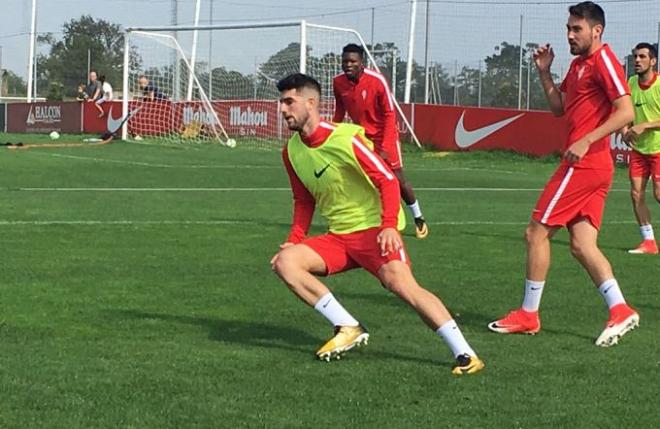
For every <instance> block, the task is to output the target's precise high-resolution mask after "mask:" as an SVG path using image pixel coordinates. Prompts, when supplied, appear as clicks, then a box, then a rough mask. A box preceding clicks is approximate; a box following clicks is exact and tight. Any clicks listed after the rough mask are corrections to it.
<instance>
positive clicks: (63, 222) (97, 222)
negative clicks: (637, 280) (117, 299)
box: [0, 220, 636, 226]
mask: <svg viewBox="0 0 660 429" xmlns="http://www.w3.org/2000/svg"><path fill="white" fill-rule="evenodd" d="M259 223H260V222H259V221H241V220H0V226H20V225H28V226H49V225H81V226H95V225H118V226H130V225H241V224H259ZM429 223H430V224H431V225H492V226H510V225H516V226H517V225H527V224H528V223H529V221H518V222H511V221H504V222H502V221H490V220H460V221H440V222H429ZM635 223H636V222H634V221H632V220H613V221H606V222H603V224H607V225H632V224H635Z"/></svg>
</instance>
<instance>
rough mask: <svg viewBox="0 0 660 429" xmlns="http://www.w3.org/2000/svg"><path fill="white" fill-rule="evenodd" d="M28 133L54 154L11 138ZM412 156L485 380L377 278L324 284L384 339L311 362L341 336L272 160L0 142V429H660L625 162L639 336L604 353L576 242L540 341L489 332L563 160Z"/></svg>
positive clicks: (624, 219)
mask: <svg viewBox="0 0 660 429" xmlns="http://www.w3.org/2000/svg"><path fill="white" fill-rule="evenodd" d="M65 139H69V140H74V141H79V140H80V139H81V138H80V137H72V136H63V137H62V138H61V139H60V141H64V140H65ZM26 140H28V141H29V142H39V141H42V142H47V140H44V139H42V138H36V137H33V136H18V135H6V134H0V142H6V141H13V142H16V141H23V142H26ZM239 146H240V143H239ZM405 161H406V172H407V175H408V177H409V179H410V180H411V182H412V184H413V185H414V186H415V188H416V189H417V195H418V197H419V199H420V201H421V204H422V208H423V210H424V212H425V215H426V217H427V219H428V220H429V222H430V226H431V233H430V236H429V238H428V239H427V240H424V241H417V240H415V238H414V236H413V235H414V234H413V232H412V229H411V228H410V226H409V228H408V229H407V231H406V232H405V240H406V244H407V246H408V250H409V253H410V255H411V258H412V261H413V269H414V272H415V274H416V276H417V277H418V279H419V281H420V282H421V283H422V284H423V285H425V286H426V287H427V288H429V289H430V290H432V291H433V292H435V293H437V294H439V296H440V297H441V298H442V299H443V300H444V302H445V303H446V304H447V306H448V307H449V308H450V310H451V311H452V313H453V314H454V316H455V318H456V320H457V321H458V323H459V325H460V326H461V327H462V329H463V331H464V333H465V335H466V337H467V338H468V340H469V341H470V342H471V344H472V345H473V346H474V347H475V349H476V350H477V351H478V352H479V354H480V355H481V356H482V357H483V359H484V361H485V362H486V369H485V370H484V371H483V372H482V373H480V374H478V375H476V376H471V377H462V378H457V377H454V376H452V375H451V374H450V368H451V364H452V359H451V356H450V353H449V351H448V349H447V348H446V347H445V345H444V344H443V343H442V341H441V340H440V339H439V338H437V336H436V335H435V334H434V333H433V332H431V331H430V330H428V329H427V328H426V327H425V326H424V325H423V324H422V322H421V321H420V320H419V319H418V318H417V316H416V315H415V314H414V313H413V312H412V311H411V310H410V309H408V308H407V307H406V306H405V305H404V304H402V303H400V302H399V301H397V299H396V298H394V297H393V296H392V295H390V294H388V292H387V291H385V290H384V289H383V288H381V287H380V285H379V284H378V282H377V281H376V280H375V279H374V278H372V277H371V276H370V275H369V274H367V273H365V272H361V271H352V272H350V273H346V274H342V275H338V276H336V277H333V278H330V279H328V280H327V283H328V284H329V286H330V287H331V288H332V289H333V291H334V292H335V294H336V296H337V297H338V298H339V299H340V300H341V302H342V303H343V304H344V305H345V306H346V307H347V308H348V309H349V311H351V312H352V313H353V314H354V315H356V317H358V318H359V319H360V320H361V321H362V322H363V323H364V324H365V325H366V326H367V327H368V328H369V329H370V332H371V339H370V343H369V345H368V346H367V347H366V348H363V349H359V350H355V351H351V352H350V353H348V354H347V355H346V356H345V358H344V359H342V360H341V361H338V362H331V363H329V364H327V363H321V362H317V361H315V360H314V358H313V352H314V351H315V350H316V348H317V347H318V346H319V345H320V344H322V343H323V342H324V340H325V339H327V338H328V337H329V336H330V334H331V327H330V326H328V324H327V322H326V321H325V320H324V319H323V318H322V317H321V316H320V315H318V314H317V313H316V312H315V311H314V310H313V309H310V308H307V307H306V306H304V305H303V304H302V303H301V302H299V301H298V300H297V299H296V298H295V297H294V296H293V295H292V294H291V293H290V292H289V291H288V290H287V289H286V287H285V286H284V285H283V284H281V283H280V281H279V280H278V279H277V278H276V277H275V276H274V275H273V274H272V273H271V271H270V266H269V259H270V258H271V257H272V255H273V254H274V252H275V251H276V250H277V246H278V244H279V243H280V242H281V241H282V240H283V239H284V238H285V237H286V235H287V232H288V227H289V223H290V216H291V201H290V200H291V196H290V192H289V191H288V181H287V178H286V174H285V172H284V170H283V168H282V165H281V159H280V154H279V151H277V150H266V149H263V148H255V147H250V148H247V149H246V148H242V147H238V148H236V149H233V150H230V149H227V148H223V147H220V146H217V145H205V146H191V145H180V146H176V145H172V146H164V145H151V144H136V143H117V144H114V143H113V144H111V145H106V146H104V147H79V148H50V149H30V150H7V149H5V148H2V147H0V171H1V173H0V177H1V180H0V237H1V243H2V245H1V249H2V254H1V256H0V427H2V428H27V427H44V428H170V427H171V428H207V427H208V428H218V427H226V428H236V427H269V428H271V427H272V428H310V427H326V426H328V427H338V428H343V427H359V428H362V427H365V428H366V427H373V428H400V427H402V428H405V427H409V428H420V427H470V428H495V427H498V428H499V427H502V428H518V427H520V428H536V427H553V428H557V427H574V428H577V427H603V428H604V427H616V428H620V427H654V426H655V425H657V405H653V404H657V393H658V374H659V373H660V359H659V358H658V356H659V355H660V350H659V345H660V336H659V335H658V331H659V330H660V329H659V328H660V298H658V291H659V289H658V288H659V287H660V284H659V283H660V281H659V279H660V269H659V267H660V259H659V258H658V257H654V256H645V255H640V256H638V255H635V256H632V255H628V254H627V253H626V249H628V248H630V247H631V246H634V245H636V244H637V243H638V241H639V233H638V230H637V226H636V224H635V223H634V219H633V215H632V211H631V207H630V201H629V196H628V192H627V189H628V183H627V176H626V171H625V170H624V169H617V172H616V178H615V182H614V185H613V190H612V192H611V193H610V197H609V199H608V205H607V209H606V214H605V219H604V226H603V229H602V234H601V238H600V244H601V246H602V249H603V250H604V252H605V253H606V254H607V256H608V257H609V258H610V261H611V262H612V264H613V266H614V269H615V272H616V274H617V277H618V279H619V281H620V283H621V285H622V289H623V291H624V294H625V295H626V297H627V299H628V301H629V302H630V303H631V304H632V305H633V306H635V307H636V308H637V309H638V310H639V312H640V314H641V327H640V328H639V329H638V330H635V331H633V332H632V333H630V334H629V335H628V336H626V337H625V338H624V339H623V340H622V341H621V342H620V344H619V345H618V346H616V347H613V348H611V349H601V348H597V347H596V346H594V345H593V342H594V340H595V338H596V337H597V335H598V334H599V333H600V331H601V329H602V328H603V324H604V322H605V320H606V318H607V311H606V309H605V305H604V303H603V301H602V299H601V298H600V296H599V295H598V293H597V291H596V290H595V288H594V287H593V285H592V284H591V283H590V281H589V279H588V277H587V275H586V273H585V272H584V271H583V270H582V269H581V268H580V267H579V266H578V264H577V262H575V261H574V260H573V259H572V257H571V256H570V254H569V250H568V246H567V234H566V232H565V231H562V232H561V233H559V234H558V236H557V237H556V238H555V240H554V242H553V243H554V244H553V247H552V250H553V265H552V268H551V272H550V276H549V279H548V284H547V287H546V291H545V295H544V299H543V303H542V311H541V316H542V321H543V330H542V332H541V333H540V334H539V335H536V336H533V337H531V336H500V335H497V334H494V333H491V332H489V331H488V330H487V328H486V324H487V322H488V321H490V320H492V319H493V318H495V317H498V316H501V315H503V314H505V312H506V311H508V310H509V309H511V308H514V307H516V306H517V305H519V303H520V299H521V294H522V283H523V277H524V258H525V252H524V242H523V239H522V235H523V230H524V226H525V224H526V222H527V220H528V218H529V214H530V212H531V209H532V207H533V205H534V203H535V201H536V198H537V197H538V194H539V190H540V189H541V188H542V187H543V184H544V183H545V181H546V180H547V178H548V177H549V176H550V174H551V172H552V171H553V169H554V167H555V163H554V161H552V160H544V161H543V160H542V161H538V160H530V159H527V158H524V157H520V156H514V155H507V154H494V153H481V154H474V153H473V154H466V153H459V154H453V155H448V156H445V157H434V156H429V154H424V153H421V152H416V151H409V152H407V153H406V154H405ZM649 198H650V195H649ZM652 204H655V203H652ZM651 208H652V211H653V213H654V215H655V217H656V218H658V219H660V211H658V209H657V206H656V205H652V206H651ZM409 223H410V220H409ZM313 230H314V232H321V231H323V226H322V224H321V222H320V220H318V219H316V220H315V224H314V227H313ZM654 422H655V423H654Z"/></svg>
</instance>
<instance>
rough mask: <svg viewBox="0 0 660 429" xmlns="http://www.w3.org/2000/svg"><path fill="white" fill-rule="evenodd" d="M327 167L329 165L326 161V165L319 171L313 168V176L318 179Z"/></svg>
mask: <svg viewBox="0 0 660 429" xmlns="http://www.w3.org/2000/svg"><path fill="white" fill-rule="evenodd" d="M328 167H330V163H328V165H326V166H325V167H323V168H322V169H321V171H316V170H314V177H316V178H317V179H318V178H319V177H321V176H323V173H325V170H327V169H328Z"/></svg>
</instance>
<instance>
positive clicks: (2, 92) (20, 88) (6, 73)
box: [0, 70, 27, 97]
mask: <svg viewBox="0 0 660 429" xmlns="http://www.w3.org/2000/svg"><path fill="white" fill-rule="evenodd" d="M0 73H2V79H0V81H2V86H1V87H0V96H6V97H25V94H27V84H26V83H25V80H23V78H22V77H20V76H18V75H17V74H16V73H14V72H13V71H11V70H0Z"/></svg>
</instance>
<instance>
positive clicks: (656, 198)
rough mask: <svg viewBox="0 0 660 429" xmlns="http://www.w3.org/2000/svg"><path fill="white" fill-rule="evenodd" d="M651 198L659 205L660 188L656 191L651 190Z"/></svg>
mask: <svg viewBox="0 0 660 429" xmlns="http://www.w3.org/2000/svg"><path fill="white" fill-rule="evenodd" d="M653 197H654V198H655V200H656V201H657V202H659V203H660V186H658V188H657V189H653Z"/></svg>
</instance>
